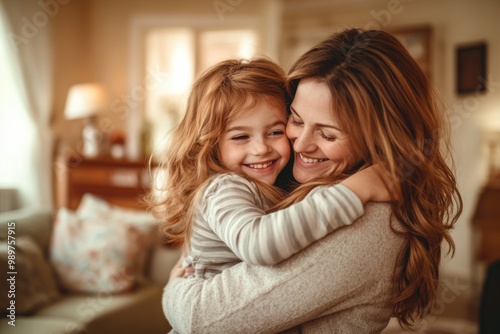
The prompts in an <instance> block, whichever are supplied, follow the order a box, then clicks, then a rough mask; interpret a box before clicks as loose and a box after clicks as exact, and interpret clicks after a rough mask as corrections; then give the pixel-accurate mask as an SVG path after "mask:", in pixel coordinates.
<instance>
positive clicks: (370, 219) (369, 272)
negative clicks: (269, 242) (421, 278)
mask: <svg viewBox="0 0 500 334" xmlns="http://www.w3.org/2000/svg"><path fill="white" fill-rule="evenodd" d="M390 212H391V208H390V205H388V204H369V205H368V206H367V213H366V214H365V215H364V216H363V217H361V218H360V219H359V221H358V222H356V224H352V225H350V226H348V227H346V228H343V229H340V230H339V231H337V232H336V233H333V234H330V235H328V236H327V237H326V238H324V239H322V240H320V241H319V242H316V243H314V244H313V245H311V246H310V247H308V248H307V249H305V250H304V251H302V252H301V253H299V254H297V255H296V256H293V257H292V258H290V259H288V260H285V261H283V262H282V263H280V264H279V265H276V266H260V267H259V266H251V265H248V264H245V263H241V264H238V265H236V266H234V267H232V268H229V269H227V270H224V271H223V272H222V273H221V274H220V275H217V276H215V277H214V278H213V279H210V280H203V279H194V278H192V279H174V280H173V281H172V282H170V283H169V284H168V285H167V286H166V288H165V291H164V295H163V308H164V312H165V314H166V316H167V319H168V321H169V322H170V324H171V325H172V326H173V327H174V328H175V329H176V331H178V332H180V333H203V332H207V331H209V332H214V333H216V332H217V333H231V332H236V331H237V332H240V333H263V332H279V331H282V330H285V329H287V328H290V327H294V326H297V325H299V324H301V323H305V322H308V321H310V320H313V319H316V318H320V317H324V316H329V315H335V316H336V317H337V320H338V321H336V324H337V325H336V326H338V327H337V328H336V330H340V329H342V330H344V331H345V332H349V329H352V326H353V325H352V324H353V322H354V321H355V322H356V323H358V324H357V325H356V326H358V327H356V328H359V326H365V328H370V327H372V326H374V328H379V327H377V326H380V324H381V323H382V324H383V323H386V322H387V321H388V320H389V318H390V315H391V310H392V305H391V304H390V303H389V302H388V301H389V300H390V298H391V295H392V285H391V277H392V273H393V270H394V264H395V261H396V257H397V254H398V253H399V251H400V248H401V245H402V242H401V241H402V240H401V239H400V238H399V237H398V236H396V235H395V234H394V233H393V232H392V231H391V229H390V227H389V217H390ZM360 317H361V318H360ZM360 319H361V320H360ZM363 321H365V323H364V324H359V322H363ZM332 332H335V331H334V330H332ZM366 332H367V333H370V332H371V330H370V331H366Z"/></svg>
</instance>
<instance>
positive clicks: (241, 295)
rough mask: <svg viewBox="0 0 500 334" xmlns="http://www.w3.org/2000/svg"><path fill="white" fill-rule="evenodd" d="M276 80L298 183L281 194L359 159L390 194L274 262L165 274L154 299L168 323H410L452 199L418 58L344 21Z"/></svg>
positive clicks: (419, 313) (348, 168) (312, 327)
mask: <svg viewBox="0 0 500 334" xmlns="http://www.w3.org/2000/svg"><path fill="white" fill-rule="evenodd" d="M288 88H289V91H290V93H291V96H292V97H293V101H292V103H291V105H290V113H291V115H290V117H289V120H288V124H287V129H286V132H287V135H288V137H289V138H290V139H291V141H292V143H293V148H294V151H295V161H294V165H293V175H294V177H295V179H296V180H297V181H298V182H300V183H302V184H303V185H302V186H301V187H299V188H298V189H297V190H295V191H294V192H293V194H292V195H291V196H290V200H289V202H293V201H296V200H300V199H301V198H303V197H304V196H305V194H307V193H308V192H309V190H311V189H312V188H313V187H315V186H317V185H320V184H328V183H332V182H338V181H339V180H341V179H342V178H344V177H345V176H346V175H348V174H351V173H353V172H355V171H356V170H358V169H359V168H360V167H361V166H364V165H366V164H379V165H381V166H384V167H385V168H386V170H387V172H388V173H389V175H390V178H391V179H392V180H394V183H395V184H396V189H395V193H396V195H397V198H399V200H397V201H394V202H393V203H391V204H389V203H373V204H371V205H370V204H369V205H367V206H366V210H365V214H364V215H363V216H362V217H361V218H360V219H359V220H358V221H357V222H356V224H353V225H351V226H349V227H346V228H342V229H340V230H339V231H337V232H335V233H333V234H332V235H330V236H327V237H325V238H324V239H322V240H320V241H319V242H316V243H315V244H313V245H312V246H310V247H309V248H307V249H306V250H304V251H302V252H301V253H299V254H298V255H296V256H294V257H292V258H291V259H289V260H286V261H284V262H283V263H281V264H279V265H276V266H272V267H253V266H250V265H247V264H238V265H236V266H235V267H233V268H229V269H227V270H225V271H223V272H222V273H221V274H220V275H218V276H216V277H215V278H213V279H211V280H198V279H187V280H183V279H174V280H172V281H171V282H170V283H169V284H168V285H167V287H166V288H165V293H164V296H163V307H164V311H165V314H166V316H167V318H168V320H169V322H170V323H171V324H172V326H173V327H174V328H175V329H176V330H177V331H179V332H219V333H229V332H235V331H237V332H249V333H258V332H266V333H268V332H269V333H272V332H280V331H284V330H287V329H290V328H293V330H297V331H300V332H303V333H322V332H324V333H336V332H342V333H379V332H380V331H381V330H382V329H383V328H385V326H386V325H387V323H388V321H389V319H390V317H391V316H395V317H397V318H398V320H399V321H400V323H402V324H404V325H411V324H412V323H414V322H415V321H417V320H419V319H421V318H422V317H423V316H425V315H426V314H427V313H428V311H429V310H430V308H431V307H432V303H433V301H434V300H435V298H436V289H437V285H438V277H439V262H440V258H441V243H442V241H443V240H445V241H446V242H447V243H448V245H449V247H450V251H453V250H454V244H453V240H452V239H451V237H450V235H449V230H450V229H451V228H452V227H453V224H454V223H455V222H456V220H457V219H458V216H459V214H460V212H461V209H462V202H461V197H460V194H459V193H458V190H457V186H456V182H455V178H454V176H453V173H452V172H451V170H450V168H449V167H448V166H447V165H446V162H445V157H444V156H443V153H442V152H441V149H442V148H443V147H446V145H442V144H443V142H442V141H443V138H444V134H443V127H444V125H443V121H442V119H441V110H440V109H439V107H438V105H437V103H436V100H435V97H434V95H433V92H432V90H431V88H430V85H429V82H428V80H427V78H426V77H425V75H424V74H423V73H422V71H421V69H420V68H419V66H418V64H417V63H416V62H415V61H414V60H413V59H412V58H411V56H410V55H409V54H408V52H407V51H406V50H405V48H404V47H403V46H402V45H401V44H400V43H399V42H398V41H397V40H396V39H395V38H394V37H392V36H390V35H389V34H387V33H384V32H381V31H363V30H358V29H351V30H347V31H344V32H341V33H338V34H335V35H333V36H332V37H330V38H328V39H326V40H324V41H323V42H321V43H319V44H318V45H317V46H315V47H314V48H312V49H311V50H310V51H308V52H306V53H305V54H304V55H303V56H302V57H300V58H299V59H298V60H297V62H296V63H295V64H294V65H293V66H292V68H291V70H290V73H289V77H288ZM444 144H446V143H444ZM288 204H289V203H285V204H284V205H288ZM294 327H295V328H294Z"/></svg>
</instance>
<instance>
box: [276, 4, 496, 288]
mask: <svg viewBox="0 0 500 334" xmlns="http://www.w3.org/2000/svg"><path fill="white" fill-rule="evenodd" d="M498 13H500V2H499V1H496V0H479V1H469V0H440V1H431V0H419V1H412V0H387V1H378V0H374V1H365V2H362V3H361V2H359V1H358V2H351V3H347V2H345V1H340V0H338V1H330V2H327V1H314V0H313V1H310V2H308V3H307V5H306V4H305V3H304V2H301V1H297V0H286V1H285V2H284V15H283V27H284V28H283V39H282V40H283V41H284V43H285V45H283V47H284V50H285V52H284V53H283V54H282V55H283V56H282V60H283V63H284V65H285V66H289V65H290V63H291V61H292V60H293V59H294V58H295V57H296V56H298V54H300V53H302V52H303V51H305V50H306V49H307V48H309V47H310V46H312V44H313V43H314V42H315V41H316V40H319V39H320V38H322V37H324V36H326V35H327V34H330V33H332V32H334V31H337V30H341V29H344V28H346V27H352V26H359V27H363V28H382V29H386V30H391V29H398V28H400V27H405V26H419V25H425V24H429V25H431V26H432V28H433V32H434V36H433V41H432V48H431V50H432V80H433V82H434V84H435V87H436V88H437V90H438V91H439V93H440V94H441V96H442V100H443V102H444V104H445V107H446V111H447V113H448V115H449V116H450V117H452V119H453V121H452V122H451V127H452V140H453V149H454V154H455V160H456V164H457V166H456V169H457V179H458V183H459V188H460V191H461V193H462V196H463V200H464V211H463V213H462V215H461V217H460V220H459V221H458V222H457V224H456V227H455V230H454V231H453V233H452V235H453V238H454V240H455V243H456V254H455V256H454V258H453V259H451V260H450V258H449V257H445V258H444V261H443V272H444V273H445V274H448V275H452V276H455V277H461V278H466V279H467V278H469V277H470V274H471V263H472V254H473V242H472V238H473V236H472V234H471V227H470V218H471V215H472V214H473V210H474V206H475V201H476V198H477V194H478V191H479V190H480V187H481V185H482V184H483V183H484V182H485V180H486V177H487V170H486V157H485V150H484V147H483V145H482V142H481V131H483V130H484V129H497V130H500V63H499V62H496V61H495V60H496V59H497V58H498V55H499V54H500V39H499V38H498V37H497V32H498V31H500V20H499V19H498ZM287 41H288V43H292V44H293V45H294V47H293V48H292V50H293V51H292V52H288V51H289V50H287V49H286V43H287ZM477 41H485V42H486V43H487V47H488V49H487V79H488V82H489V87H488V89H487V92H486V93H485V94H479V95H474V94H472V95H468V96H458V95H457V94H456V93H455V78H456V73H455V72H456V71H455V66H456V65H455V52H456V47H457V46H458V45H463V44H468V43H471V42H477Z"/></svg>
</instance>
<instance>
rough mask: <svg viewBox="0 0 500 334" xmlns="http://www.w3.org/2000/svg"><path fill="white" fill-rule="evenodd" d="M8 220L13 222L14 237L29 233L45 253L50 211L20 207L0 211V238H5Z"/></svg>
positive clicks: (51, 218)
mask: <svg viewBox="0 0 500 334" xmlns="http://www.w3.org/2000/svg"><path fill="white" fill-rule="evenodd" d="M9 222H15V236H16V237H19V236H21V235H29V236H30V237H32V238H33V240H35V241H36V242H37V243H38V245H39V246H40V248H41V249H42V250H43V251H44V253H45V254H47V252H48V248H49V242H50V236H51V234H52V225H53V216H52V213H51V212H48V211H44V210H40V209H33V208H22V209H18V210H12V211H7V212H2V213H0V240H5V239H7V233H8V224H9Z"/></svg>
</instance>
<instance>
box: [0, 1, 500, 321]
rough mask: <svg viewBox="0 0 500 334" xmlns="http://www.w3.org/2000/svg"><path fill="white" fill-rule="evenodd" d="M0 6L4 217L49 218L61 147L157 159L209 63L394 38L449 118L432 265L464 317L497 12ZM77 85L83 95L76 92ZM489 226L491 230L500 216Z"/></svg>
mask: <svg viewBox="0 0 500 334" xmlns="http://www.w3.org/2000/svg"><path fill="white" fill-rule="evenodd" d="M1 4H2V7H1V8H2V16H1V19H2V21H3V22H2V26H3V31H2V42H1V44H2V45H1V46H0V48H1V49H0V52H1V59H0V62H1V63H2V64H0V66H1V73H2V74H1V78H0V82H1V89H0V94H1V95H0V98H1V102H0V103H1V109H0V120H1V123H0V160H1V164H0V170H1V172H0V187H1V188H12V189H17V194H18V199H17V203H16V205H17V206H18V207H26V206H38V207H44V208H49V209H54V208H57V207H58V205H57V196H56V194H55V193H56V191H55V189H56V188H57V187H56V186H57V185H56V181H55V180H56V177H55V176H56V174H57V168H58V165H57V164H56V163H55V161H56V157H57V155H58V153H59V151H60V150H62V149H64V150H66V151H68V150H69V151H70V152H72V154H73V155H79V156H81V157H82V159H85V158H95V157H99V156H103V155H104V156H110V157H114V158H116V159H129V160H141V159H144V157H145V156H147V155H148V154H150V153H152V152H155V151H156V150H158V147H162V143H163V144H164V136H165V134H166V132H168V130H169V129H171V128H172V127H173V126H174V125H175V124H176V123H177V122H178V121H179V120H180V119H181V118H182V113H183V107H184V103H185V97H186V94H187V92H188V90H189V87H190V85H191V83H192V82H193V80H194V79H195V77H196V75H197V74H198V73H199V72H200V71H202V70H203V69H205V68H206V67H207V66H209V65H211V64H213V63H214V62H217V61H219V60H221V59H224V58H229V57H252V56H255V55H264V56H268V57H270V58H272V59H273V60H275V61H277V62H278V63H279V64H280V65H282V66H283V68H284V69H285V70H287V69H288V68H289V66H290V65H291V63H292V62H293V61H294V60H295V59H296V58H297V57H298V56H299V55H300V54H302V53H303V52H304V51H306V50H307V49H309V48H310V47H311V46H313V45H314V44H315V43H316V42H318V41H319V40H321V39H323V38H324V37H326V36H327V35H329V34H331V33H333V32H335V31H339V30H343V29H345V28H348V27H354V26H356V27H362V28H373V29H382V30H386V31H388V32H391V33H393V34H395V35H396V36H397V37H398V38H399V39H400V40H401V41H402V42H403V44H404V45H405V46H407V48H408V50H409V51H410V53H411V54H412V55H413V56H414V57H415V58H416V59H417V61H418V62H419V63H420V64H421V65H422V68H423V69H424V71H425V72H426V73H427V74H428V76H429V77H430V79H431V81H432V82H433V84H434V86H435V88H436V90H437V92H438V93H439V95H440V97H441V99H442V102H443V104H444V109H445V110H446V113H447V114H448V117H449V120H450V128H451V130H452V143H453V150H454V155H455V157H454V158H455V161H456V175H457V177H458V182H459V187H460V190H461V192H462V196H463V200H464V211H463V214H462V216H461V218H460V220H459V221H458V223H457V224H456V228H455V230H454V231H453V238H454V240H455V243H456V252H455V255H454V257H453V258H452V259H451V258H450V257H449V256H447V257H444V258H443V263H442V272H443V275H444V277H448V278H449V279H450V281H449V282H451V283H450V284H452V285H453V287H454V290H451V291H455V292H456V293H455V294H454V295H452V297H453V298H452V299H453V301H452V302H450V303H449V304H450V305H451V304H455V303H456V302H457V301H461V302H462V304H461V306H457V307H453V306H449V305H447V307H446V312H450V311H451V310H452V309H453V310H454V312H455V311H456V312H457V314H459V316H460V317H464V318H474V316H475V314H476V313H475V310H476V308H475V307H477V304H478V303H479V296H480V289H481V284H482V282H483V279H484V272H485V268H486V266H487V264H488V263H489V262H488V261H490V260H491V257H492V256H493V257H494V255H491V256H490V255H489V254H486V255H485V254H482V257H481V256H480V255H478V252H479V248H480V247H481V242H482V241H481V240H482V239H481V231H480V229H479V228H478V227H476V226H475V225H473V221H474V217H476V216H477V212H476V207H477V206H478V199H479V198H480V197H481V196H480V195H481V194H482V192H483V191H484V189H485V187H486V186H488V185H489V184H490V183H492V181H491V180H492V178H493V176H492V175H494V174H495V173H496V171H498V169H499V167H498V165H499V163H498V162H499V159H498V153H499V152H498V150H497V149H496V147H497V146H496V145H498V146H500V144H497V143H498V142H499V141H500V140H499V136H498V133H499V131H500V62H498V61H497V59H499V58H500V38H499V37H498V31H500V20H499V16H498V15H499V13H500V1H497V0H475V1H472V0H437V1H436V0H350V1H348V0H310V1H300V0H252V1H250V0H184V1H177V0H176V1H169V0H141V1H132V0H128V1H123V0H104V1H102V0H101V1H98V0H71V1H70V0H40V1H35V0H22V1H7V0H2V1H1ZM82 84H85V85H90V86H91V90H90V93H89V91H88V90H85V89H84V88H85V87H84V86H85V85H84V86H82ZM75 85H76V86H75ZM72 88H75V91H76V93H74V94H75V95H76V96H77V97H73V98H74V99H78V98H80V99H81V100H76V101H80V102H79V103H78V102H77V105H79V106H80V107H81V106H82V105H85V106H86V108H83V107H82V108H83V109H82V110H80V109H77V110H75V109H71V106H70V103H69V99H70V95H71V94H69V93H70V90H71V89H72ZM86 88H88V86H86ZM96 92H97V93H96ZM85 94H90V95H85ZM82 101H83V102H82ZM87 126H88V127H87ZM84 129H87V130H85V131H83V130H84ZM82 136H83V137H82ZM85 136H90V137H85ZM85 138H88V139H85ZM86 141H88V143H86V144H84V143H85V142H86ZM495 203H496V204H495V205H496V206H499V205H500V202H495ZM493 215H495V213H493ZM492 219H493V220H494V221H496V222H498V220H500V215H498V216H493V218H492ZM498 223H499V224H500V222H498ZM483 233H484V232H483ZM491 233H493V234H490V235H495V233H497V234H496V236H498V232H491ZM493 252H494V251H493ZM448 299H450V298H448ZM455 309H456V310H455ZM472 320H474V319H472Z"/></svg>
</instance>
